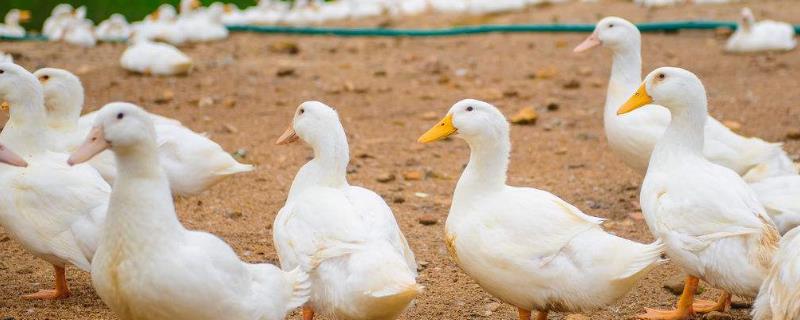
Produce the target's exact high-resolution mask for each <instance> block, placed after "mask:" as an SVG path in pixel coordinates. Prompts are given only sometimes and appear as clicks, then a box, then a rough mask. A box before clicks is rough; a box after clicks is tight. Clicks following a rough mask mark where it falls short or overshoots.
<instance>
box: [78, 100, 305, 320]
mask: <svg viewBox="0 0 800 320" xmlns="http://www.w3.org/2000/svg"><path fill="white" fill-rule="evenodd" d="M106 149H110V150H112V151H113V152H114V155H115V157H116V160H117V168H118V169H119V172H118V174H117V177H118V179H117V180H116V181H115V182H114V191H112V193H111V200H110V203H109V207H108V220H107V221H106V223H105V226H104V228H105V230H106V232H104V233H103V235H102V236H101V238H100V244H99V247H98V249H97V254H96V255H95V260H94V261H93V263H92V284H93V285H94V288H95V289H96V290H97V294H98V295H99V296H100V297H101V298H102V299H103V302H105V303H106V304H107V305H108V306H109V307H110V308H111V310H113V311H114V312H115V313H116V314H117V315H118V316H119V317H120V318H121V319H123V320H128V319H140V320H157V319H174V320H202V319H209V320H211V319H247V320H279V319H283V318H284V317H285V316H286V313H287V312H289V311H290V310H292V309H294V308H296V307H298V306H300V305H302V304H303V303H304V302H305V301H306V300H308V294H309V286H310V283H309V279H308V275H307V274H306V273H305V272H303V271H302V270H300V269H294V270H293V271H290V272H284V271H282V270H280V269H278V268H277V267H275V266H273V265H271V264H249V263H245V262H243V261H241V260H240V259H239V257H238V256H236V253H235V252H234V251H233V249H231V247H230V246H228V244H226V243H225V242H224V241H223V240H221V239H219V238H217V237H216V236H214V235H212V234H210V233H206V232H199V231H191V230H187V229H185V228H184V227H183V225H181V223H180V221H178V217H177V216H176V214H175V207H174V205H173V202H172V201H173V199H172V197H171V195H170V186H169V180H167V176H166V174H164V171H163V170H162V169H161V166H160V165H159V157H158V151H157V149H158V146H157V143H156V133H155V129H154V128H153V122H152V120H151V117H150V115H149V114H147V113H146V112H145V111H144V110H142V109H141V108H139V107H137V106H134V105H132V104H129V103H111V104H108V105H106V106H105V107H103V109H102V110H101V111H100V113H99V114H98V116H97V119H96V121H95V127H94V128H93V129H92V131H91V132H90V133H89V136H88V137H87V140H86V143H84V144H83V145H82V146H81V147H79V148H78V150H77V151H75V152H74V153H73V154H72V156H71V157H70V158H69V160H68V162H69V163H70V164H77V163H82V162H84V161H87V160H89V159H90V158H91V157H92V156H94V155H96V154H98V153H100V152H102V151H104V150H106Z"/></svg>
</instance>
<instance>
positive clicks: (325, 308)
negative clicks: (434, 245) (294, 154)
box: [273, 101, 422, 320]
mask: <svg viewBox="0 0 800 320" xmlns="http://www.w3.org/2000/svg"><path fill="white" fill-rule="evenodd" d="M297 140H303V141H304V142H306V143H307V144H309V145H310V146H311V148H312V149H313V150H314V158H313V159H312V160H311V161H309V162H308V163H306V164H305V165H304V166H303V167H302V168H300V170H299V171H298V173H297V175H296V176H295V178H294V181H293V182H292V186H291V188H290V189H289V194H288V197H287V200H286V204H285V205H284V206H283V208H281V210H280V211H279V212H278V215H277V216H276V218H275V222H274V224H273V241H274V243H275V248H276V250H277V252H278V256H279V258H280V262H281V267H282V268H283V269H292V268H295V267H297V266H305V265H308V264H309V263H313V262H316V269H315V271H313V272H311V274H310V277H311V283H312V284H311V298H310V300H309V302H308V304H307V305H306V306H304V308H303V319H304V320H312V319H313V318H314V316H315V314H326V315H329V316H330V317H332V318H334V319H350V320H367V319H373V320H390V319H396V318H397V317H398V316H399V315H400V314H401V313H402V312H403V311H404V310H405V309H406V308H407V307H408V306H409V304H410V303H411V302H412V301H413V300H414V298H415V297H416V296H417V295H418V294H419V293H420V292H421V290H422V286H420V285H418V284H417V282H416V276H417V264H416V260H415V259H414V253H413V252H412V251H411V249H410V248H409V246H408V242H407V241H406V239H405V236H404V235H403V233H402V231H401V230H400V227H399V226H398V224H397V221H396V220H395V218H394V215H393V213H392V210H391V208H389V206H388V205H387V204H386V202H384V200H383V198H381V196H379V195H378V194H376V193H375V192H373V191H371V190H369V189H366V188H363V187H358V186H352V185H350V184H349V183H348V182H347V177H346V171H347V164H348V162H349V161H350V156H349V151H348V144H347V136H346V135H345V132H344V128H343V127H342V124H341V122H340V121H339V116H338V114H337V112H336V111H335V110H333V109H332V108H331V107H329V106H327V105H325V104H323V103H322V102H318V101H308V102H304V103H302V104H301V105H300V106H299V107H298V108H297V111H296V112H295V114H294V118H293V120H292V124H291V125H290V126H289V128H288V129H287V130H286V131H285V132H284V133H283V134H282V135H281V136H280V138H278V140H277V141H276V144H279V145H282V144H289V143H292V142H294V141H297Z"/></svg>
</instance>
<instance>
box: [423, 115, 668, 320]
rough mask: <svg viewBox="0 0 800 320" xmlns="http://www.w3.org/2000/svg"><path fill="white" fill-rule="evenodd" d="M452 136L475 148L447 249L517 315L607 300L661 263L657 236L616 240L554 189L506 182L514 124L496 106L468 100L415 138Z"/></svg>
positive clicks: (451, 218) (459, 189) (456, 199)
mask: <svg viewBox="0 0 800 320" xmlns="http://www.w3.org/2000/svg"><path fill="white" fill-rule="evenodd" d="M456 133H457V134H458V135H457V136H458V137H460V138H463V139H464V140H465V141H466V142H467V144H469V147H470V151H471V153H470V160H469V163H468V164H467V167H466V168H465V169H464V173H462V175H461V178H460V179H459V181H458V184H457V186H456V190H455V192H454V194H453V203H452V206H451V208H450V213H449V215H448V216H447V225H446V227H445V232H446V234H445V236H446V239H447V245H448V248H449V249H450V254H451V256H452V257H453V259H454V260H455V261H456V262H457V263H458V265H459V266H460V267H461V268H462V269H463V270H464V272H466V273H467V274H468V275H469V276H470V277H472V278H473V279H474V280H475V281H476V282H477V283H478V284H480V285H481V287H482V288H483V289H484V290H486V291H487V292H488V293H489V294H491V295H493V296H495V297H498V298H499V299H501V300H503V301H505V302H507V303H509V304H512V305H514V306H516V307H517V308H519V309H520V314H521V319H523V318H526V317H525V313H526V312H529V311H531V310H538V311H540V312H543V313H544V316H542V315H540V316H539V318H538V319H544V318H546V314H547V312H548V311H569V312H581V311H587V310H591V309H596V308H601V307H604V306H607V305H609V304H611V303H613V302H614V301H616V300H617V299H619V298H620V297H622V296H623V295H624V294H625V293H626V292H628V291H629V290H630V289H631V288H633V286H634V285H635V283H636V281H637V280H639V279H641V278H642V277H644V276H645V275H646V274H647V272H648V271H649V270H651V268H652V267H654V266H656V265H657V264H658V263H659V262H660V255H661V253H662V245H661V244H660V243H659V242H655V243H653V244H649V245H645V244H640V243H636V242H633V241H629V240H626V239H623V238H619V237H617V236H614V235H611V234H609V233H607V232H605V231H604V230H603V229H602V228H601V227H600V223H601V222H602V219H599V218H596V217H592V216H589V215H586V214H585V213H583V212H581V211H580V210H579V209H578V208H576V207H574V206H572V205H570V204H569V203H567V202H565V201H564V200H562V199H560V198H558V197H557V196H555V195H553V194H550V193H548V192H546V191H541V190H537V189H533V188H522V187H512V186H508V185H507V184H506V171H507V168H508V162H509V160H508V157H509V153H510V149H511V143H510V141H509V125H508V122H507V121H506V119H505V117H504V116H503V114H502V113H500V111H499V110H497V109H496V108H495V107H494V106H492V105H490V104H488V103H485V102H481V101H477V100H469V99H468V100H462V101H460V102H458V103H456V104H455V105H453V107H452V108H451V109H450V111H449V113H448V115H447V117H445V119H444V120H442V121H441V122H440V123H439V124H437V125H436V126H434V127H433V128H432V129H431V130H430V131H428V133H426V134H425V135H423V136H422V137H421V138H420V140H419V141H421V142H430V141H435V140H437V139H442V138H444V137H446V136H448V135H452V134H456Z"/></svg>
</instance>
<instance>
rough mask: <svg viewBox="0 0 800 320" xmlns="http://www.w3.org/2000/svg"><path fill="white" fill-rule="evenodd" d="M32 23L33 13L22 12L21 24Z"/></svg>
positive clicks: (20, 16)
mask: <svg viewBox="0 0 800 320" xmlns="http://www.w3.org/2000/svg"><path fill="white" fill-rule="evenodd" d="M28 21H31V12H30V11H28V10H22V11H20V12H19V22H21V23H26V22H28Z"/></svg>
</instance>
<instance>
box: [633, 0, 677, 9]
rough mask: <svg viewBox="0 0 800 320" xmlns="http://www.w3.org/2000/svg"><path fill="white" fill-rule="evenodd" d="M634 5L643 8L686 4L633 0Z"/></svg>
mask: <svg viewBox="0 0 800 320" xmlns="http://www.w3.org/2000/svg"><path fill="white" fill-rule="evenodd" d="M633 2H634V3H636V4H638V5H640V6H643V7H648V8H651V7H669V6H675V5H678V4H681V3H684V2H685V0H633Z"/></svg>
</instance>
